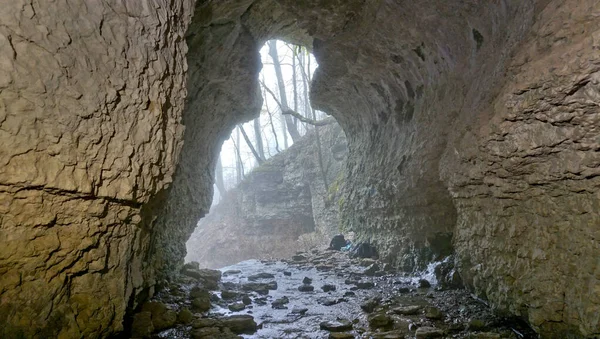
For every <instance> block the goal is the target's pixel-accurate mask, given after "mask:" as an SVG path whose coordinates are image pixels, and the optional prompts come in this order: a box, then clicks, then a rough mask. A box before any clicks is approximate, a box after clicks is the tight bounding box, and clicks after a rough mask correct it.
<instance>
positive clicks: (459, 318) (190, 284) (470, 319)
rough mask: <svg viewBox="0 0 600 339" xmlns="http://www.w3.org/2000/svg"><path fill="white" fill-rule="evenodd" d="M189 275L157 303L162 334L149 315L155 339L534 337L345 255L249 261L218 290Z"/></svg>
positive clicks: (464, 295) (462, 298)
mask: <svg viewBox="0 0 600 339" xmlns="http://www.w3.org/2000/svg"><path fill="white" fill-rule="evenodd" d="M192 266H193V265H192ZM192 266H189V265H188V271H186V272H185V273H186V275H187V276H188V277H183V278H181V279H180V281H178V282H176V283H173V284H171V285H170V287H169V288H168V289H166V290H165V291H164V292H162V293H160V294H159V295H158V296H157V297H156V298H155V300H156V301H157V302H158V303H162V304H164V305H166V310H167V311H166V312H170V313H169V314H171V315H170V318H173V317H174V314H177V319H176V321H174V322H169V324H167V326H166V327H171V328H168V329H165V330H160V327H165V324H159V326H156V321H155V319H159V318H160V317H163V318H165V319H167V318H169V317H166V316H165V315H164V314H163V315H157V314H155V313H152V315H149V316H148V317H149V318H151V319H152V320H153V321H154V322H155V325H154V328H155V330H156V327H158V329H159V331H158V332H155V333H154V334H153V335H152V337H154V338H240V337H243V338H415V337H416V338H436V337H440V338H515V339H518V338H535V334H534V333H533V332H532V331H531V330H530V329H529V328H528V327H526V326H524V325H522V324H520V323H518V322H517V321H514V320H509V319H504V318H501V317H499V316H497V315H495V314H493V312H492V311H491V310H490V308H489V307H488V306H487V304H486V303H485V301H483V300H480V299H478V298H476V297H475V296H473V295H471V294H470V293H468V292H467V291H465V290H460V289H459V290H456V289H455V290H442V289H441V288H440V287H439V286H436V281H435V278H434V276H433V275H432V274H427V273H426V274H424V275H422V276H405V275H403V274H399V273H394V272H391V271H389V270H388V271H385V270H383V268H384V265H382V264H381V263H378V262H376V261H375V260H372V259H350V258H349V257H348V256H347V254H346V253H342V252H337V251H314V252H311V253H303V254H300V255H297V256H295V257H294V258H293V259H291V260H288V261H257V260H248V261H244V262H241V263H239V264H236V265H233V266H229V267H225V268H223V269H221V270H220V273H222V276H221V278H220V281H218V273H219V272H216V273H215V272H213V273H211V271H209V270H198V269H196V268H194V267H192ZM428 285H431V286H428ZM203 298H204V299H203ZM208 299H210V306H208V304H207V303H208ZM203 301H204V302H203ZM155 304H156V303H155ZM155 306H156V305H155ZM208 307H210V309H208ZM146 309H147V310H148V311H149V312H155V311H154V310H152V308H151V307H146ZM154 309H156V307H154ZM163 311H164V309H163ZM241 315H246V316H245V317H244V316H241ZM231 316H233V317H231ZM250 316H251V317H250ZM142 323H143V322H141V321H139V319H138V322H137V327H138V328H139V327H140V324H142ZM134 336H137V337H140V336H141V335H139V334H138V335H134Z"/></svg>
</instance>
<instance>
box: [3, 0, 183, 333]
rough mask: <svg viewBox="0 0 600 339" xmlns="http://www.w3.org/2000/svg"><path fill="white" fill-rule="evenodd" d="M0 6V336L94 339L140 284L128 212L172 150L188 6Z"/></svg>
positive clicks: (144, 275)
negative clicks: (79, 338)
mask: <svg viewBox="0 0 600 339" xmlns="http://www.w3.org/2000/svg"><path fill="white" fill-rule="evenodd" d="M1 7H2V10H0V23H1V24H0V145H1V146H0V323H2V324H3V325H2V326H1V329H0V337H3V338H15V337H19V336H20V335H22V336H23V337H28V338H30V337H38V338H52V337H60V338H75V337H80V336H81V337H103V336H106V335H107V334H108V333H111V332H114V331H115V330H119V329H121V328H122V320H123V317H124V314H125V310H126V307H127V305H128V304H130V298H132V297H133V296H134V295H135V294H136V293H138V292H140V291H142V290H143V289H146V288H149V287H150V286H152V285H153V275H154V269H153V268H152V267H148V266H147V265H146V262H145V260H146V258H145V257H146V255H148V249H149V245H150V239H151V237H152V236H151V234H149V232H148V230H147V229H146V228H145V227H144V226H143V225H142V224H141V220H142V217H143V215H141V209H140V207H141V206H142V205H143V204H144V203H147V202H148V201H149V200H151V198H152V197H153V196H154V195H156V194H157V193H158V192H160V191H161V190H163V189H165V188H166V187H167V186H168V185H169V183H170V182H171V181H172V180H173V179H172V178H173V173H174V171H175V165H176V163H177V157H178V153H179V150H180V148H181V145H182V135H183V126H182V124H181V115H182V110H183V104H184V98H185V97H186V88H185V72H186V69H187V66H186V60H185V56H186V53H187V46H186V44H185V40H184V34H185V32H186V29H187V23H188V22H189V21H190V19H191V14H192V11H191V10H192V8H191V1H176V2H171V1H161V0H155V1H95V0H94V1H75V2H73V1H69V2H67V1H36V2H31V1H20V0H17V1H4V2H3V3H2V5H1ZM131 303H132V304H133V301H131ZM130 305H131V304H130Z"/></svg>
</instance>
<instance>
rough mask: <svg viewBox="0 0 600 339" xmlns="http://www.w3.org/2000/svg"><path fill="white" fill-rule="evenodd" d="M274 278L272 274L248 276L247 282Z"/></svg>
mask: <svg viewBox="0 0 600 339" xmlns="http://www.w3.org/2000/svg"><path fill="white" fill-rule="evenodd" d="M273 278H275V275H274V274H271V273H258V274H253V275H250V276H248V280H249V281H256V280H260V279H273Z"/></svg>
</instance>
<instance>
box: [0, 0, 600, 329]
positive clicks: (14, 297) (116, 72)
mask: <svg viewBox="0 0 600 339" xmlns="http://www.w3.org/2000/svg"><path fill="white" fill-rule="evenodd" d="M8 6H9V7H8V9H6V10H3V11H2V13H1V14H0V22H2V23H3V25H2V26H0V46H2V48H0V53H1V54H0V133H1V134H0V141H1V142H2V145H3V147H2V148H0V152H1V153H0V155H1V157H0V161H1V162H2V166H1V169H0V188H1V190H0V208H1V209H2V213H3V215H2V217H1V228H0V243H1V245H2V248H3V249H2V250H1V251H0V293H1V298H0V301H1V305H2V307H0V321H2V322H5V323H8V324H10V326H8V327H7V328H5V329H3V330H4V331H5V332H7V331H8V332H7V333H9V334H14V333H22V334H25V335H30V336H33V335H37V336H47V335H50V336H53V335H57V334H59V333H60V334H61V335H63V336H80V335H84V336H105V335H107V334H108V333H111V332H114V331H118V330H119V329H120V328H121V319H122V318H123V316H124V314H125V310H126V308H127V307H128V306H130V307H133V306H135V304H136V300H138V299H143V298H144V297H145V296H148V295H149V294H152V293H153V290H154V288H155V286H156V285H157V284H158V285H160V283H161V281H162V279H163V278H164V277H165V276H167V275H168V274H169V272H171V271H173V270H174V269H176V268H177V264H178V261H179V260H181V259H182V258H183V251H184V244H185V240H186V238H187V237H188V236H189V234H190V233H191V231H192V229H193V226H194V225H195V223H196V221H197V220H198V219H199V218H200V217H201V216H202V214H203V213H204V212H205V211H206V209H207V208H208V206H209V201H208V199H210V198H209V197H210V196H211V194H210V191H211V189H212V188H211V184H212V169H213V167H214V166H213V162H214V155H215V154H216V152H217V150H218V146H219V145H220V142H221V140H222V139H223V137H224V134H225V133H226V130H227V128H228V127H230V126H232V125H233V124H234V123H235V122H237V121H240V120H243V119H246V118H250V117H251V116H253V114H255V113H256V112H258V107H259V97H258V96H257V95H256V93H257V90H258V85H257V82H256V75H257V73H258V70H259V68H260V65H259V59H258V57H257V53H258V48H259V47H260V46H261V45H262V42H263V41H264V40H266V39H268V38H273V37H279V38H284V39H288V40H293V41H296V42H300V43H303V44H305V45H308V46H312V47H313V52H314V54H315V56H316V57H317V58H318V60H319V64H320V68H319V70H318V71H317V73H316V75H315V80H314V83H313V85H312V92H313V98H312V99H313V103H314V105H315V106H317V107H318V108H319V109H322V110H325V111H327V112H329V113H331V114H332V115H334V116H335V117H336V119H337V120H338V121H339V122H340V124H341V125H342V126H343V127H344V129H345V130H346V133H347V135H348V140H349V147H350V158H349V165H348V180H349V183H350V184H349V185H347V187H348V191H347V192H346V198H345V200H344V204H343V208H342V213H343V214H342V218H343V219H344V222H345V224H346V225H348V226H350V227H352V228H354V229H355V230H356V231H357V232H359V234H362V235H363V236H365V237H370V238H371V240H372V241H373V242H375V243H376V244H377V245H378V246H379V247H380V248H381V250H382V253H383V255H384V256H385V257H386V258H387V259H388V260H390V261H391V262H394V263H395V264H396V265H398V266H400V267H403V268H407V269H411V268H415V267H420V266H422V265H423V264H424V263H426V262H427V261H429V260H432V259H434V258H436V257H438V256H441V255H444V254H447V253H449V252H451V251H455V252H456V254H457V263H458V264H459V267H460V270H461V274H462V275H463V277H464V278H465V280H466V282H467V284H468V285H469V286H471V287H472V288H474V289H475V291H476V292H477V293H479V294H481V295H483V296H485V297H487V298H488V299H489V300H490V302H492V304H494V305H495V306H497V307H499V308H501V309H504V310H507V311H509V312H512V313H514V314H517V315H520V316H523V317H525V318H527V319H528V320H529V321H530V322H531V324H532V325H533V326H534V327H535V328H536V329H537V330H538V331H540V332H541V333H543V334H546V335H548V336H551V335H554V334H557V335H559V336H560V335H565V334H570V335H586V336H591V335H594V334H596V335H597V334H598V328H599V327H600V326H599V319H598V317H597V314H598V312H597V311H598V308H599V307H600V306H599V305H600V294H599V293H600V291H598V288H597V286H598V279H599V277H598V267H600V263H599V262H598V253H599V249H600V245H599V243H598V241H599V240H598V239H599V237H598V232H599V230H598V227H597V226H598V224H600V217H599V215H598V212H597V211H598V201H599V199H598V185H599V182H598V178H599V176H598V172H597V168H599V166H600V159H598V157H597V156H596V152H597V149H598V147H599V146H598V143H599V142H598V138H597V136H598V132H597V125H598V117H599V112H598V106H597V103H598V101H599V98H600V94H599V92H598V81H600V78H599V77H600V76H599V74H600V73H599V72H600V66H599V65H600V60H599V59H598V55H599V53H598V52H597V51H598V49H599V48H600V46H599V43H600V37H599V34H600V33H599V30H598V27H599V25H598V19H597V15H598V12H599V11H600V8H599V7H598V4H597V3H596V1H594V0H584V1H578V2H573V1H566V0H539V1H534V0H531V1H517V0H514V1H512V0H504V1H493V2H481V3H476V2H465V1H449V2H439V1H420V2H419V3H418V4H414V3H413V2H410V1H403V0H400V1H384V0H382V1H360V0H350V1H324V0H309V1H294V0H280V1H273V0H243V1H219V2H211V1H197V2H195V3H194V2H193V1H190V0H186V1H162V0H147V1H139V2H138V1H135V2H125V1H117V0H114V1H98V2H93V1H86V2H81V3H79V4H76V5H75V4H71V3H67V2H66V1H57V2H54V3H44V2H41V3H30V2H28V1H24V0H23V1H14V2H11V4H10V5H8ZM186 98H187V99H186ZM183 126H185V132H184V131H183V130H184V127H183ZM570 279H574V280H576V281H579V282H581V284H577V286H573V285H571V284H569V282H570ZM31 314H35V315H34V316H31ZM45 324H48V325H45ZM11 331H12V332H11Z"/></svg>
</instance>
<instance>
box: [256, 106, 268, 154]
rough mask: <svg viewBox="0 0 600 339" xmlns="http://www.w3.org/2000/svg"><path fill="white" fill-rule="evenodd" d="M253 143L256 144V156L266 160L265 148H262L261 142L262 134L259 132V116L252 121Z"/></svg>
mask: <svg viewBox="0 0 600 339" xmlns="http://www.w3.org/2000/svg"><path fill="white" fill-rule="evenodd" d="M253 124H254V139H255V140H254V141H255V142H256V151H257V152H258V156H259V157H260V158H261V159H263V160H265V159H267V158H266V157H265V148H264V146H263V140H262V132H261V130H260V116H259V117H257V118H256V119H254V122H253Z"/></svg>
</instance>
